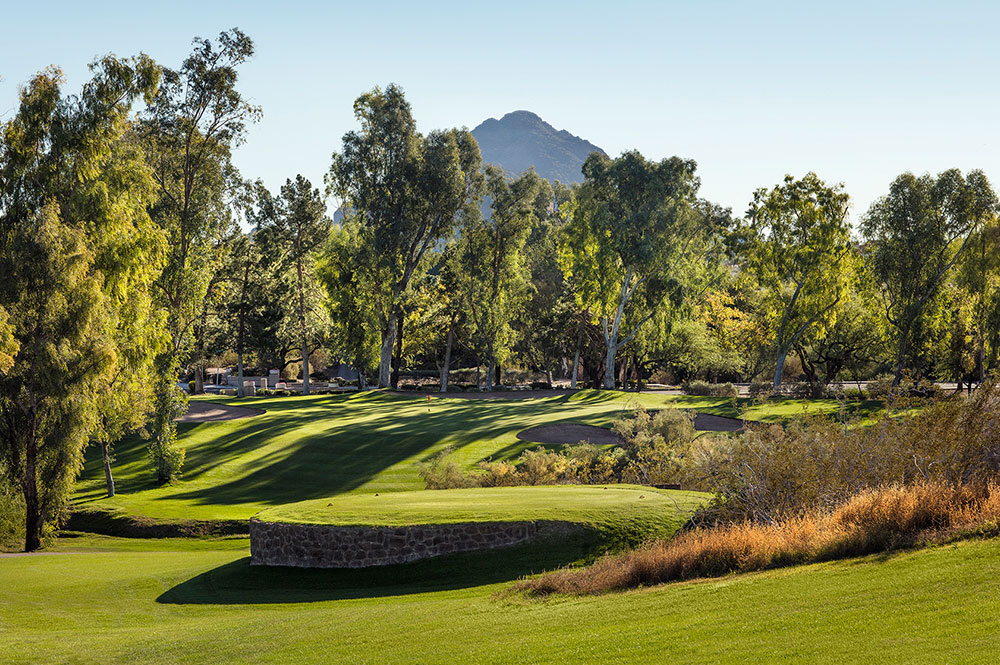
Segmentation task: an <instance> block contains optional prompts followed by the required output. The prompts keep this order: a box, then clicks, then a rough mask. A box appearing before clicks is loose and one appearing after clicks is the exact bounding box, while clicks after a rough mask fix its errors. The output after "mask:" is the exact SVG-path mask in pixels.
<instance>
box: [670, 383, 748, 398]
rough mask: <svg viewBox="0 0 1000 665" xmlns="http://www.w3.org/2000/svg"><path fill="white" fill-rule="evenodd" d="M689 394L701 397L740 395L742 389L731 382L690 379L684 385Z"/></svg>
mask: <svg viewBox="0 0 1000 665" xmlns="http://www.w3.org/2000/svg"><path fill="white" fill-rule="evenodd" d="M683 388H684V392H685V393H687V394H688V395H698V396H700V397H739V396H740V391H739V390H738V389H737V388H736V386H734V385H733V384H731V383H709V382H708V381H688V382H687V383H685V384H684V386H683Z"/></svg>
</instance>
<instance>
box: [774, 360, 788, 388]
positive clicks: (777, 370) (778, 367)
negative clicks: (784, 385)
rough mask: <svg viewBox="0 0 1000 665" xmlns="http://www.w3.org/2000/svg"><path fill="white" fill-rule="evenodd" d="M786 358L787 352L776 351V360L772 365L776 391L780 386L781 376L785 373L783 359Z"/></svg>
mask: <svg viewBox="0 0 1000 665" xmlns="http://www.w3.org/2000/svg"><path fill="white" fill-rule="evenodd" d="M787 356H788V351H778V359H777V361H776V362H775V365H774V384H773V386H774V388H775V389H777V388H778V386H780V385H781V375H782V373H783V372H784V371H785V358H786V357H787Z"/></svg>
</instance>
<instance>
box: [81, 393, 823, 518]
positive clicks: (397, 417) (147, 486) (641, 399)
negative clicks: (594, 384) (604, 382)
mask: <svg viewBox="0 0 1000 665" xmlns="http://www.w3.org/2000/svg"><path fill="white" fill-rule="evenodd" d="M211 401H218V402H223V403H239V404H242V405H247V406H254V407H258V408H262V409H266V410H267V413H265V414H264V415H261V416H257V417H254V418H246V419H241V420H234V421H228V422H212V423H200V424H192V423H186V424H181V425H180V426H179V441H180V445H181V446H183V447H184V448H185V449H186V451H187V461H186V463H185V466H184V471H183V478H182V480H181V481H180V482H179V483H176V484H173V485H168V486H163V487H157V486H156V484H155V482H154V477H153V473H152V470H151V468H150V465H149V462H148V460H147V457H146V449H145V442H144V441H143V440H141V439H140V438H139V437H132V438H129V439H126V440H125V441H122V442H120V443H119V444H118V446H117V450H116V460H115V464H114V471H115V475H116V480H117V486H118V492H119V495H118V496H117V497H115V498H114V499H104V498H103V496H104V476H103V470H102V468H101V463H100V459H99V455H98V452H97V450H96V449H95V448H91V450H90V451H89V453H88V459H87V463H86V466H85V469H84V473H83V476H82V479H81V482H80V484H79V489H78V492H77V495H76V501H77V503H78V505H80V506H83V507H89V508H96V509H101V510H107V511H119V512H122V513H125V514H131V515H142V516H146V517H151V518H156V519H169V520H242V519H248V518H249V517H250V516H251V515H253V514H255V513H257V512H259V511H261V510H263V509H266V508H270V507H273V506H276V505H282V504H285V503H292V502H296V501H303V500H307V499H319V498H323V497H328V496H333V495H338V494H344V493H374V492H379V493H383V492H398V491H405V490H417V489H423V482H422V481H421V480H420V477H419V475H418V467H417V465H418V463H419V462H421V461H424V460H427V459H428V458H430V457H431V456H433V455H434V454H436V453H437V452H439V451H441V450H443V449H444V448H445V447H448V446H452V447H454V448H455V450H456V453H455V456H456V460H457V461H458V462H459V463H462V464H466V465H469V466H472V465H474V464H475V463H476V462H478V461H479V460H482V459H487V458H491V457H492V458H494V459H501V458H509V457H516V456H517V455H518V454H520V453H521V452H522V451H523V450H524V449H525V448H529V447H535V445H537V444H532V443H528V442H525V441H521V440H519V439H517V437H516V435H517V433H518V432H520V431H521V430H524V429H527V428H529V427H533V426H536V425H542V424H551V423H558V422H573V423H582V424H589V425H598V426H605V427H607V426H610V425H611V423H612V422H613V421H614V420H615V419H616V418H619V417H621V416H623V415H624V414H626V413H627V412H628V410H629V408H630V407H631V406H632V405H634V404H637V403H641V404H643V405H645V406H646V407H647V408H658V407H663V406H664V405H665V404H673V405H676V406H679V407H682V408H692V409H699V410H704V411H707V412H713V413H718V414H719V415H730V416H738V415H739V413H738V409H737V408H736V407H735V406H733V405H732V404H731V403H730V404H729V405H728V406H727V404H726V403H727V400H718V399H715V398H710V397H709V398H705V397H670V396H666V395H662V394H642V395H636V394H634V393H613V392H600V391H579V392H577V393H574V394H566V395H560V396H556V397H548V398H543V399H522V400H465V399H449V398H433V399H431V400H430V401H428V400H427V397H426V396H424V395H413V396H409V395H394V394H387V393H384V392H366V393H361V394H349V395H332V396H313V397H276V398H275V397H272V398H246V399H243V400H238V401H237V400H235V399H233V398H225V397H221V398H220V397H213V398H211ZM729 402H731V401H729ZM828 402H829V401H827V402H820V404H821V405H822V408H826V409H829V408H830V404H829V403H828ZM801 409H802V403H801V402H799V401H780V402H774V403H766V404H764V405H762V406H757V407H752V408H751V411H750V412H749V413H748V417H751V418H754V419H782V418H786V417H789V416H791V415H794V414H795V413H796V412H797V411H798V412H800V411H801Z"/></svg>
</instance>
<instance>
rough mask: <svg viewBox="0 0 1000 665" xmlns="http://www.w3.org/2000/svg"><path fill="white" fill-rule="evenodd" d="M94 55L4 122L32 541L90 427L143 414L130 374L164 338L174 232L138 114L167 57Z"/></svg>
mask: <svg viewBox="0 0 1000 665" xmlns="http://www.w3.org/2000/svg"><path fill="white" fill-rule="evenodd" d="M91 69H92V72H93V78H92V79H91V81H90V82H89V83H88V84H87V85H86V86H85V87H84V89H83V92H82V93H81V94H80V95H79V96H74V97H67V98H63V97H62V96H61V91H60V87H61V85H62V77H61V72H59V71H58V70H56V69H50V70H48V71H46V72H44V73H42V74H39V75H38V76H36V77H35V78H34V79H33V80H32V81H31V82H30V84H29V85H27V86H26V87H25V88H24V89H23V90H22V92H21V96H20V107H19V109H18V112H17V114H16V115H15V117H14V118H12V119H11V120H10V121H8V122H6V123H4V124H3V126H2V129H0V137H2V139H0V243H2V245H3V248H2V249H3V251H2V252H0V308H3V309H4V310H5V312H6V313H7V316H8V318H9V321H7V322H6V325H5V326H4V327H5V328H6V330H7V331H8V332H11V331H12V337H13V339H12V340H11V341H9V342H8V343H7V344H5V346H8V347H10V348H11V350H14V349H16V351H17V355H16V357H13V361H14V362H13V363H12V364H10V367H9V369H8V371H7V373H6V374H5V375H4V376H3V378H2V380H0V454H2V456H3V458H4V459H5V465H4V466H5V467H6V468H7V473H8V474H10V475H13V476H14V477H15V478H16V479H17V481H18V483H19V484H20V486H21V489H22V493H23V496H24V507H25V517H26V519H25V547H26V549H28V550H33V549H36V548H37V547H38V546H39V545H40V542H41V537H42V534H43V532H44V531H45V529H46V528H47V526H48V525H50V524H52V523H53V522H54V521H55V520H56V519H57V518H58V516H59V513H60V511H61V508H62V506H63V504H64V503H65V500H66V498H67V496H68V493H69V490H70V489H71V484H72V482H73V481H74V480H75V478H76V475H77V473H78V472H79V470H80V467H81V465H82V459H83V449H84V447H85V445H86V443H87V441H88V439H89V438H90V437H91V436H97V437H98V438H99V439H102V440H104V441H109V440H111V439H112V438H114V437H115V436H117V435H119V434H120V433H121V432H122V430H123V428H124V427H125V426H124V425H120V423H123V422H125V423H135V422H137V421H138V420H140V419H141V418H142V416H143V415H144V414H143V413H142V406H141V405H142V395H141V394H140V395H139V396H138V398H137V399H135V400H134V401H133V403H131V404H126V403H125V402H126V399H124V398H122V396H121V392H122V391H125V390H127V384H128V383H129V380H126V379H122V378H121V377H131V376H134V375H133V374H132V373H133V372H135V371H137V370H136V367H135V366H139V367H142V366H145V364H146V362H147V360H148V359H149V358H150V357H151V356H152V354H153V352H154V350H155V347H156V344H157V329H158V326H157V318H156V317H155V316H154V315H151V313H150V307H149V295H148V288H149V285H150V284H151V282H152V280H153V279H154V278H155V276H156V273H157V271H158V269H159V265H160V259H161V257H162V252H163V244H162V238H161V237H160V235H159V233H158V232H157V231H156V230H155V228H154V227H153V226H152V224H151V222H150V220H149V218H148V216H147V215H146V208H147V206H148V205H149V204H150V203H151V200H152V199H151V192H152V186H151V183H150V179H149V172H148V169H147V168H146V167H145V164H144V163H143V161H142V159H141V153H140V152H139V151H138V150H137V149H136V146H135V144H134V141H133V140H132V139H133V137H132V133H131V122H130V119H129V114H130V111H131V107H132V103H133V101H134V100H135V99H136V98H137V97H139V96H140V95H144V96H146V98H147V100H148V99H149V98H151V96H152V94H153V93H154V91H155V89H156V85H157V81H158V78H159V69H158V68H157V67H156V66H155V64H154V63H152V61H150V60H149V59H148V58H145V57H140V58H135V59H131V60H120V59H116V58H113V57H110V56H109V57H106V58H104V59H102V60H100V61H98V62H96V63H94V64H93V65H92V66H91ZM8 355H9V356H12V354H9V353H8ZM133 363H134V364H135V366H133ZM138 371H140V372H141V369H140V370H138ZM109 392H113V393H115V395H114V396H109V395H108V393H109Z"/></svg>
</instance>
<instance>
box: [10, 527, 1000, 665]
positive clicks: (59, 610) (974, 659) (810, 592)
mask: <svg viewBox="0 0 1000 665" xmlns="http://www.w3.org/2000/svg"><path fill="white" fill-rule="evenodd" d="M245 560H246V559H245V555H243V554H240V553H237V552H173V553H134V552H127V553H102V554H67V555H56V556H48V557H35V558H30V559H29V558H20V559H3V560H0V631H2V634H3V661H4V662H5V663H10V664H12V665H19V664H22V663H50V662H53V663H54V662H67V663H79V664H83V665H86V664H89V663H95V664H97V663H100V664H101V665H113V664H116V663H187V662H190V663H194V662H205V659H206V658H208V659H210V660H211V662H213V663H220V664H227V663H283V664H286V665H307V664H311V663H381V664H395V663H426V664H436V663H442V664H444V663H447V664H450V663H455V662H463V663H472V662H484V663H487V662H488V663H497V664H502V663H540V664H547V663H568V662H600V663H608V664H617V663H623V664H624V663H628V664H634V663H650V662H683V663H720V664H729V663H758V662H767V663H801V662H809V663H831V664H836V665H840V664H842V663H992V662H995V658H996V644H997V643H998V642H1000V612H998V610H1000V542H998V541H996V540H988V541H973V542H966V543H961V544H958V545H954V546H948V547H940V548H934V549H929V550H921V551H916V552H908V553H901V554H897V555H893V556H890V557H867V558H864V559H859V560H849V561H843V562H836V563H827V564H820V565H812V566H804V567H800V568H794V569H786V570H782V571H773V572H767V573H760V574H753V575H747V576H741V577H732V578H725V579H722V580H714V581H704V582H694V583H684V584H675V585H669V586H666V587H662V588H657V589H648V590H640V591H635V592H629V593H624V594H611V595H606V596H598V597H587V598H570V599H564V600H559V601H554V602H536V601H524V600H519V599H517V598H513V599H512V598H498V597H496V596H495V595H494V594H495V593H496V592H498V591H501V590H503V589H506V588H507V586H508V585H507V583H500V584H491V585H487V586H469V587H462V588H452V589H446V590H436V591H435V590H422V589H419V588H411V587H407V586H405V585H402V586H377V585H376V586H368V587H365V588H361V589H359V590H358V592H357V593H356V594H354V595H353V596H351V597H345V593H344V591H343V588H341V587H337V588H324V584H323V581H322V580H323V578H322V577H315V576H313V577H309V576H305V577H301V578H299V577H294V576H293V577H289V576H287V575H286V576H282V575H271V576H268V577H248V576H249V575H252V574H253V570H252V569H251V568H250V567H249V566H247V565H246V564H245ZM306 572H309V571H303V573H296V575H300V574H301V575H305V573H306ZM311 572H315V571H311ZM213 575H214V577H213ZM199 579H203V580H204V582H203V583H198V584H195V582H193V581H192V580H199ZM269 580H271V581H269ZM296 580H298V587H300V588H302V589H301V592H300V593H290V592H288V593H286V597H287V598H288V599H291V600H292V601H293V602H282V601H281V600H280V599H279V597H277V596H276V593H275V590H274V589H271V588H269V587H268V584H271V585H272V586H280V587H281V589H282V590H286V591H287V590H288V589H294V588H295V587H296ZM345 584H349V583H345ZM184 585H188V586H194V587H196V588H191V589H190V591H189V592H188V593H187V595H186V596H185V595H183V594H179V593H175V596H176V597H175V598H174V600H173V601H172V602H157V599H160V598H163V596H164V595H165V594H167V593H168V592H170V591H171V590H173V589H177V588H179V587H184ZM341 586H343V585H341ZM305 587H308V588H305ZM306 593H308V594H311V595H304V594H306ZM337 598H341V599H337ZM304 599H308V602H304Z"/></svg>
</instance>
